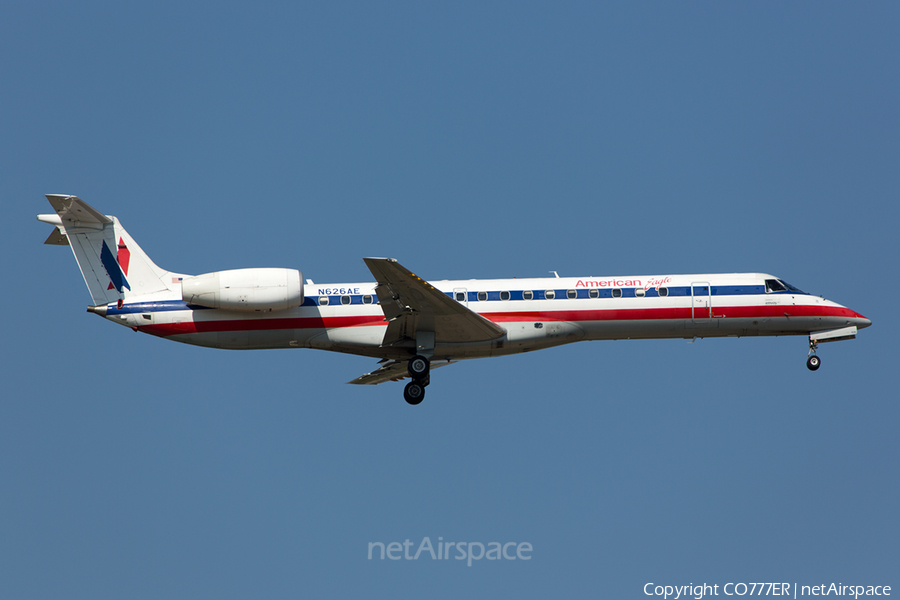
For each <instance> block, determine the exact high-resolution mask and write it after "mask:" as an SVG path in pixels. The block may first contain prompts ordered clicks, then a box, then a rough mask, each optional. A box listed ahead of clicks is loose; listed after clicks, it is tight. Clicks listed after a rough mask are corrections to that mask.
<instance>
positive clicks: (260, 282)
mask: <svg viewBox="0 0 900 600" xmlns="http://www.w3.org/2000/svg"><path fill="white" fill-rule="evenodd" d="M181 298H182V299H183V300H184V301H185V302H187V303H188V304H197V305H199V306H206V307H209V308H221V309H223V310H239V311H246V312H253V311H259V312H269V311H275V310H287V309H289V308H294V307H297V306H300V305H301V304H303V274H302V273H301V272H300V271H297V270H296V269H233V270H230V271H216V272H215V273H206V274H204V275H197V276H196V277H185V278H184V279H183V280H182V282H181Z"/></svg>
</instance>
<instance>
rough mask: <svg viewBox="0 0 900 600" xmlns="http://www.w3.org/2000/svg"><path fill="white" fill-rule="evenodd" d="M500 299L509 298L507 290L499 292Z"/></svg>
mask: <svg viewBox="0 0 900 600" xmlns="http://www.w3.org/2000/svg"><path fill="white" fill-rule="evenodd" d="M500 299H501V300H509V292H500Z"/></svg>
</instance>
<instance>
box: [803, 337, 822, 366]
mask: <svg viewBox="0 0 900 600" xmlns="http://www.w3.org/2000/svg"><path fill="white" fill-rule="evenodd" d="M818 347H819V342H818V341H817V340H809V354H808V356H809V358H807V359H806V368H807V369H809V370H810V371H815V370H816V369H818V368H819V366H820V365H821V364H822V359H820V358H819V357H818V356H816V348H818Z"/></svg>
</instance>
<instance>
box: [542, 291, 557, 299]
mask: <svg viewBox="0 0 900 600" xmlns="http://www.w3.org/2000/svg"><path fill="white" fill-rule="evenodd" d="M544 298H546V299H547V300H553V299H554V298H556V292H554V291H553V290H547V291H546V292H544Z"/></svg>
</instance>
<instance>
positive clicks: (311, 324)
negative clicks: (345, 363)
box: [140, 315, 384, 337]
mask: <svg viewBox="0 0 900 600" xmlns="http://www.w3.org/2000/svg"><path fill="white" fill-rule="evenodd" d="M383 324H384V317H383V316H380V315H374V316H373V315H369V316H365V317H325V318H322V317H304V318H292V319H234V320H229V321H190V322H184V323H160V324H158V325H144V326H142V327H141V328H140V330H141V331H143V332H145V333H149V334H152V335H158V336H162V337H166V336H170V335H183V334H187V333H210V332H217V331H268V330H272V329H337V328H340V327H372V326H375V325H383Z"/></svg>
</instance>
